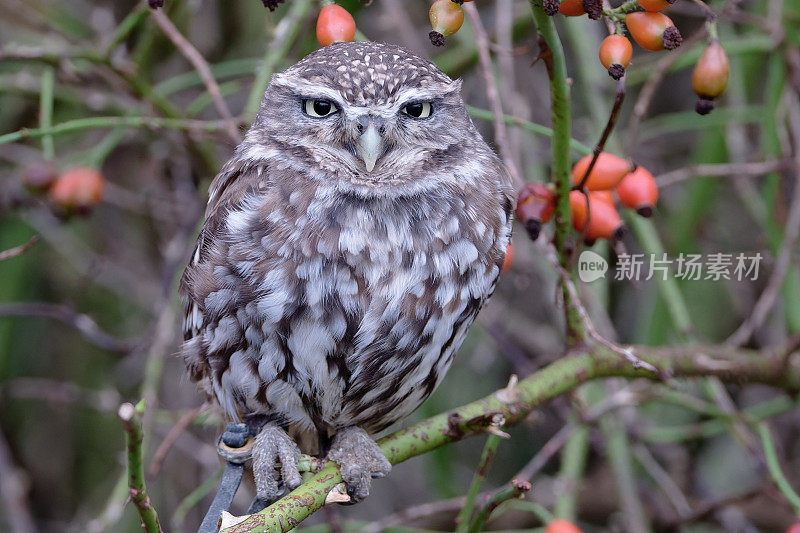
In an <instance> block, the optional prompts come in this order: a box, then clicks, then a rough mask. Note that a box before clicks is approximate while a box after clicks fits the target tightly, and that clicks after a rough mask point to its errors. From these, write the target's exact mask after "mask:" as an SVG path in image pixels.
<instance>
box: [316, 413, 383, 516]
mask: <svg viewBox="0 0 800 533" xmlns="http://www.w3.org/2000/svg"><path fill="white" fill-rule="evenodd" d="M328 459H330V460H331V461H333V462H335V463H338V465H339V466H340V467H341V472H342V479H343V480H344V482H345V483H347V494H348V495H349V496H350V499H351V500H352V502H353V503H358V502H360V501H361V500H363V499H364V498H366V497H367V496H369V489H370V480H371V479H372V478H374V477H376V478H377V477H384V476H385V475H387V474H388V473H389V472H390V471H391V470H392V464H391V463H390V462H389V460H388V459H386V457H385V456H384V455H383V452H381V449H380V448H379V447H378V445H377V444H376V443H375V441H374V440H372V438H370V436H369V435H368V434H367V432H366V431H364V430H363V429H361V428H358V427H354V426H353V427H349V428H345V429H343V430H341V431H339V433H337V434H336V436H335V437H334V438H333V445H332V446H331V450H330V451H329V452H328Z"/></svg>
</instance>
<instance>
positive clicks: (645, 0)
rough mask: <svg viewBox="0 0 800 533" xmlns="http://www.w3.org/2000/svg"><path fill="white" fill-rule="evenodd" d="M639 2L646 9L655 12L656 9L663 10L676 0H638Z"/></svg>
mask: <svg viewBox="0 0 800 533" xmlns="http://www.w3.org/2000/svg"><path fill="white" fill-rule="evenodd" d="M638 2H639V5H640V6H642V9H644V10H645V11H650V12H653V13H655V12H656V11H661V10H662V9H666V8H668V7H669V6H671V5H672V4H673V3H674V2H675V0H638Z"/></svg>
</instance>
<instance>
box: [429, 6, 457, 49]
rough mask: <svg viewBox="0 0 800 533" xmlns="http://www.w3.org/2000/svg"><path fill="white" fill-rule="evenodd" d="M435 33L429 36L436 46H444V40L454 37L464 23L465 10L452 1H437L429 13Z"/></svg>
mask: <svg viewBox="0 0 800 533" xmlns="http://www.w3.org/2000/svg"><path fill="white" fill-rule="evenodd" d="M428 17H429V18H430V19H431V27H432V28H433V31H432V32H430V33H429V34H428V37H430V39H431V43H433V45H434V46H444V38H445V37H447V36H448V35H453V34H454V33H455V32H457V31H458V30H459V28H461V25H462V24H463V23H464V10H463V9H461V6H460V5H458V4H457V3H455V2H453V1H452V0H436V2H434V3H433V5H432V6H431V9H430V11H428Z"/></svg>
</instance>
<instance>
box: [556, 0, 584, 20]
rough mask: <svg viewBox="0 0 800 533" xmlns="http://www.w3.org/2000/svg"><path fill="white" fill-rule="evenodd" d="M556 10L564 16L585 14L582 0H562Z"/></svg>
mask: <svg viewBox="0 0 800 533" xmlns="http://www.w3.org/2000/svg"><path fill="white" fill-rule="evenodd" d="M558 12H559V13H561V14H562V15H564V16H565V17H580V16H581V15H585V14H586V10H585V9H584V7H583V0H564V1H563V2H561V5H559V6H558Z"/></svg>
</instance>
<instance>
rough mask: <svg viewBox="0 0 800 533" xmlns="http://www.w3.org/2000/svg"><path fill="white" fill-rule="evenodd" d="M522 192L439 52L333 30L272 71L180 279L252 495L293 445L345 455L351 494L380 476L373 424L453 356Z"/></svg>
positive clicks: (296, 480) (278, 481) (276, 484)
mask: <svg viewBox="0 0 800 533" xmlns="http://www.w3.org/2000/svg"><path fill="white" fill-rule="evenodd" d="M513 197H514V194H513V191H512V187H511V180H510V178H509V175H508V173H507V171H506V170H505V168H504V166H503V164H502V163H501V162H500V160H499V159H498V157H497V156H496V155H495V154H494V153H493V152H492V150H491V149H490V148H489V146H487V144H486V143H485V142H484V141H483V139H482V138H481V136H480V134H479V133H478V131H477V130H476V129H475V126H474V125H473V123H472V121H471V119H470V117H469V115H468V114H467V110H466V108H465V106H464V103H463V101H462V99H461V83H460V81H454V80H451V79H450V78H449V77H448V76H447V75H445V74H444V73H443V72H442V71H441V70H439V69H438V68H437V67H436V66H435V65H434V64H433V63H431V62H430V61H428V60H426V59H423V58H422V57H419V56H417V55H415V54H413V53H411V52H409V51H407V50H405V49H403V48H400V47H397V46H394V45H391V44H381V43H341V44H334V45H331V46H328V47H325V48H322V49H321V50H318V51H316V52H314V53H312V54H310V55H309V56H307V57H306V58H304V59H303V60H301V61H300V62H299V63H297V64H295V65H294V66H292V67H290V68H289V69H288V70H286V71H284V72H282V73H280V74H276V75H275V76H273V78H272V80H271V82H270V84H269V86H268V87H267V90H266V92H265V94H264V98H263V100H262V101H261V105H260V109H259V111H258V114H257V116H256V118H255V121H254V123H253V125H252V127H251V128H250V130H249V131H248V132H247V134H246V136H245V139H244V141H243V142H242V144H241V145H239V146H238V147H237V148H236V150H235V153H234V155H233V157H232V158H231V159H230V161H228V162H227V163H226V164H225V166H224V167H223V168H222V170H221V171H220V173H219V174H218V175H217V176H216V177H215V178H214V180H213V182H212V183H211V187H210V190H209V200H208V207H207V209H206V218H205V224H204V225H203V228H202V231H201V233H200V236H199V237H198V240H197V246H196V248H195V250H194V254H193V257H192V259H191V261H190V264H189V266H188V267H187V268H186V271H185V273H184V275H183V277H182V280H181V291H182V294H183V296H184V297H185V300H186V317H185V328H184V337H185V342H184V344H183V347H182V353H183V357H184V359H185V362H186V366H187V369H188V372H189V374H190V376H191V377H192V378H193V379H194V380H196V381H198V382H199V383H200V387H201V388H202V389H203V390H205V391H206V392H207V393H208V394H209V395H210V396H211V397H213V398H215V399H216V401H218V402H219V405H220V406H221V408H222V409H223V410H224V412H225V414H226V415H227V416H228V417H230V418H231V419H233V420H240V421H244V422H246V423H247V424H248V426H249V427H250V431H251V433H252V434H253V435H254V436H255V438H254V445H253V473H254V477H255V481H256V490H257V496H258V498H260V499H261V500H263V501H265V502H269V501H272V500H274V499H276V498H277V497H278V496H279V494H280V491H282V490H283V487H286V488H287V489H294V488H295V487H297V486H298V485H299V484H300V475H299V473H298V459H299V456H300V453H301V450H302V451H303V452H305V453H311V454H317V455H319V456H320V457H327V458H328V459H330V460H332V461H335V462H336V463H338V464H339V465H340V467H341V471H342V476H343V478H344V481H345V482H346V483H347V486H348V493H349V494H350V496H351V499H352V500H353V501H359V500H361V499H363V498H365V497H366V496H367V495H368V493H369V489H370V480H371V478H373V477H380V476H383V475H386V474H387V473H388V472H389V470H390V468H391V466H390V464H389V462H388V461H387V460H386V458H385V457H384V456H383V455H382V453H381V452H380V449H379V448H378V446H377V445H376V443H375V441H374V440H373V439H372V437H371V435H372V434H374V433H376V432H378V431H380V430H382V429H384V428H386V427H387V426H389V425H390V424H393V423H394V422H397V421H398V420H401V419H403V418H404V417H406V416H408V415H409V414H410V413H411V412H412V411H414V410H415V409H416V408H417V407H418V406H419V405H420V404H421V403H422V402H423V401H425V399H426V398H428V396H430V395H431V393H432V392H433V391H434V390H435V389H436V387H437V385H439V383H440V382H441V380H442V378H443V377H444V375H445V373H446V372H447V370H448V368H449V367H450V364H451V363H452V361H453V357H454V355H455V353H456V350H457V349H458V347H459V345H460V344H461V342H462V341H463V340H464V336H465V335H466V333H467V329H468V328H469V326H470V325H471V324H472V322H473V320H474V319H475V316H476V315H477V313H478V311H479V310H480V309H481V307H482V306H483V305H484V303H486V300H487V299H488V298H489V296H490V295H491V294H492V291H493V290H494V287H495V283H496V282H497V278H498V274H499V273H500V268H501V265H502V263H503V259H504V255H505V250H506V245H507V244H508V242H509V238H510V232H511V216H512V215H511V213H512V210H513V203H514V201H513ZM278 465H280V466H279V467H278Z"/></svg>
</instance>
